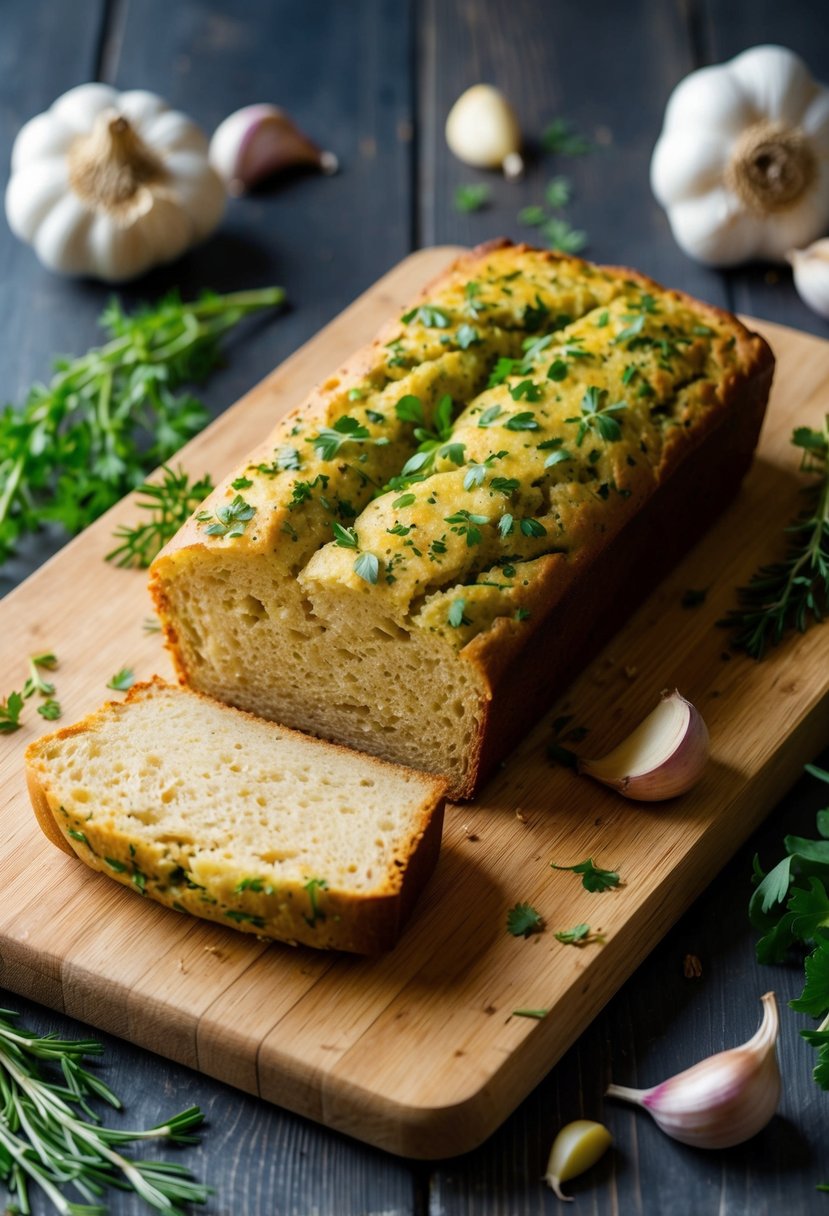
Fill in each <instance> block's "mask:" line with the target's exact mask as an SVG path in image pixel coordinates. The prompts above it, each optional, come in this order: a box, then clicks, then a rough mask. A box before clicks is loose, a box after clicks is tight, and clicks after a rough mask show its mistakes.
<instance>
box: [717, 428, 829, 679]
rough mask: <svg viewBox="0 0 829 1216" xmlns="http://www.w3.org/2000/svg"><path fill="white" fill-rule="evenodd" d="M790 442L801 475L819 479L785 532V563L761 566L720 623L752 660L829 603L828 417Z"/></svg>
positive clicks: (800, 430)
mask: <svg viewBox="0 0 829 1216" xmlns="http://www.w3.org/2000/svg"><path fill="white" fill-rule="evenodd" d="M791 441H792V443H793V444H794V446H795V447H797V448H800V449H801V452H802V456H801V461H800V469H801V472H803V473H809V474H812V475H814V476H815V478H816V480H815V481H814V482H813V483H812V484H810V485H808V486H806V487H805V488H804V490H803V494H804V497H805V498H806V500H807V506H806V508H805V510H804V511H802V512H801V514H800V515H798V517H797V518H796V519H795V520H794V521H793V522H792V523H791V524H790V525H789V527H788V528H787V529H786V532H787V535H788V537H789V545H788V551H787V553H786V555H785V557H784V558H783V559H782V561H779V562H773V563H772V564H771V565H768V566H761V567H760V569H759V570H757V571H756V572H755V573H754V574H753V575H752V576H751V578H750V579H749V581H748V584H747V585H746V586H745V587H740V588H738V590H737V599H738V604H739V606H738V607H737V608H732V609H731V610H730V611H729V612H728V613H727V614H726V616H725V617H724V618H723V620H721V621H720V622H719V623H720V624H721V625H723V626H725V627H726V628H728V629H733V630H735V635H734V637H733V639H732V645H733V646H734V647H736V648H737V649H740V650H745V651H746V652H747V653H748V654H750V655H751V657H752V658H754V659H762V657H763V655H764V654H765V652H766V648H767V647H768V646H776V645H777V644H778V642H780V641H781V639H782V637H783V634H784V633H785V632H786V630H788V629H792V628H794V629H797V630H799V631H800V632H801V633H804V632H805V630H806V629H807V627H808V626H809V624H810V620H812V621H821V620H822V619H823V617H824V615H825V613H826V610H827V604H829V414H827V416H826V418H825V419H824V422H823V429H822V430H819V431H818V430H812V429H811V428H810V427H806V426H801V427H797V429H796V430H795V431H794V433H793V434H792V440H791Z"/></svg>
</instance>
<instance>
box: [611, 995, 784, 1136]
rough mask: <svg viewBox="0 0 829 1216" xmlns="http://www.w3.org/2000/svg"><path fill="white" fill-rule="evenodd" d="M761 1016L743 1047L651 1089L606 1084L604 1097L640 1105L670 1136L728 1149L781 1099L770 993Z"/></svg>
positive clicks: (760, 1126)
mask: <svg viewBox="0 0 829 1216" xmlns="http://www.w3.org/2000/svg"><path fill="white" fill-rule="evenodd" d="M762 1001H763V1020H762V1022H761V1023H760V1027H759V1029H758V1031H757V1033H756V1034H755V1035H754V1037H753V1038H751V1039H749V1041H748V1042H747V1043H744V1044H743V1046H742V1047H734V1048H732V1049H731V1050H730V1051H721V1052H719V1053H718V1054H717V1055H715V1056H710V1057H709V1058H708V1059H707V1060H701V1061H700V1063H699V1064H695V1065H694V1067H693V1068H688V1069H686V1070H685V1072H681V1073H678V1074H677V1075H676V1076H675V1077H671V1078H670V1080H668V1081H663V1082H662V1084H661V1085H655V1086H654V1087H653V1088H652V1089H628V1088H627V1086H624V1085H610V1086H608V1089H607V1094H608V1097H611V1098H621V1099H622V1101H623V1102H633V1103H634V1104H635V1105H636V1106H642V1107H644V1109H645V1110H646V1111H648V1113H649V1114H650V1115H652V1116H653V1118H654V1120H655V1121H656V1123H658V1125H659V1126H660V1127H661V1128H662V1130H663V1131H664V1132H666V1133H667V1134H668V1135H669V1136H671V1137H673V1139H674V1140H679V1141H681V1142H682V1144H692V1145H694V1146H695V1147H696V1148H730V1147H731V1146H732V1145H734V1144H742V1143H743V1141H744V1140H750V1139H751V1137H752V1136H756V1134H757V1132H759V1131H762V1129H763V1128H764V1127H765V1126H766V1124H767V1123H768V1122H769V1120H770V1119H771V1118H772V1116H773V1115H774V1112H775V1111H776V1110H777V1103H778V1101H779V1100H780V1069H779V1067H778V1064H777V1052H776V1050H775V1048H776V1045H777V1032H778V1026H779V1019H778V1015H777V1001H776V1000H775V998H774V993H773V992H767V993H766V994H765V996H764V997H762Z"/></svg>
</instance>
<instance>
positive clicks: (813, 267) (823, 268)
mask: <svg viewBox="0 0 829 1216" xmlns="http://www.w3.org/2000/svg"><path fill="white" fill-rule="evenodd" d="M786 256H787V257H788V259H789V261H790V262H791V264H792V272H793V274H794V285H795V287H796V288H797V294H798V295H799V296H800V298H801V300H803V302H804V304H808V305H809V307H810V308H812V309H814V311H815V312H816V313H818V314H819V315H820V316H821V317H826V319H827V320H829V237H827V238H825V239H824V240H822V241H815V242H814V244H813V245H809V246H808V248H806V249H790V250H789V252H788V254H787V255H786Z"/></svg>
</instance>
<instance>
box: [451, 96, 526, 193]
mask: <svg viewBox="0 0 829 1216" xmlns="http://www.w3.org/2000/svg"><path fill="white" fill-rule="evenodd" d="M446 142H447V143H448V145H449V147H450V148H451V150H452V151H453V152H454V153H455V156H457V158H458V160H462V161H463V162H464V164H465V165H473V166H474V167H475V168H476V169H503V171H504V176H505V177H520V176H521V174H522V173H523V172H524V161H523V160H522V158H521V129H520V127H519V126H518V119H517V118H516V116H515V111H514V110H513V108H512V106H511V105H510V103H509V102H508V101H507V99H506V97H504V95H503V93H501V92H500V91H499V90H498V89H496V88H494V87H493V86H492V85H491V84H476V85H473V86H472V88H471V89H467V90H466V92H465V93H462V94H461V96H460V97H459V98H458V100H457V101H456V102H455V104H454V105H453V106H452V109H451V110H450V111H449V117H448V118H447V119H446Z"/></svg>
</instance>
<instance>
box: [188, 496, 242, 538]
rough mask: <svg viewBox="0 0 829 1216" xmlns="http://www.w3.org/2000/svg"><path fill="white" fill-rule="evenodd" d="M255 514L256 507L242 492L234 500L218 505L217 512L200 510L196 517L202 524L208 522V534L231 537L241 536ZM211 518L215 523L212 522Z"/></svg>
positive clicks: (206, 529) (206, 530) (206, 531)
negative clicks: (247, 500) (246, 500)
mask: <svg viewBox="0 0 829 1216" xmlns="http://www.w3.org/2000/svg"><path fill="white" fill-rule="evenodd" d="M255 514H256V507H252V506H251V505H250V503H248V502H245V500H244V498H242V496H241V494H237V495H236V497H235V498H234V499H233V500H232V502H226V503H223V504H222V506H220V507H217V508H216V510H215V513H213V512H210V511H199V513H198V515H197V516H196V519H197V520H198V522H199V523H201V524H207V527H206V528H205V533H206V535H207V536H226V537H228V538H230V537H235V536H241V535H242V534H243V532H244V531H245V528H246V527H247V526H248V523H249V522H250V520H252V519H253V517H254V515H255ZM211 519H212V520H213V523H210V520H211Z"/></svg>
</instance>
